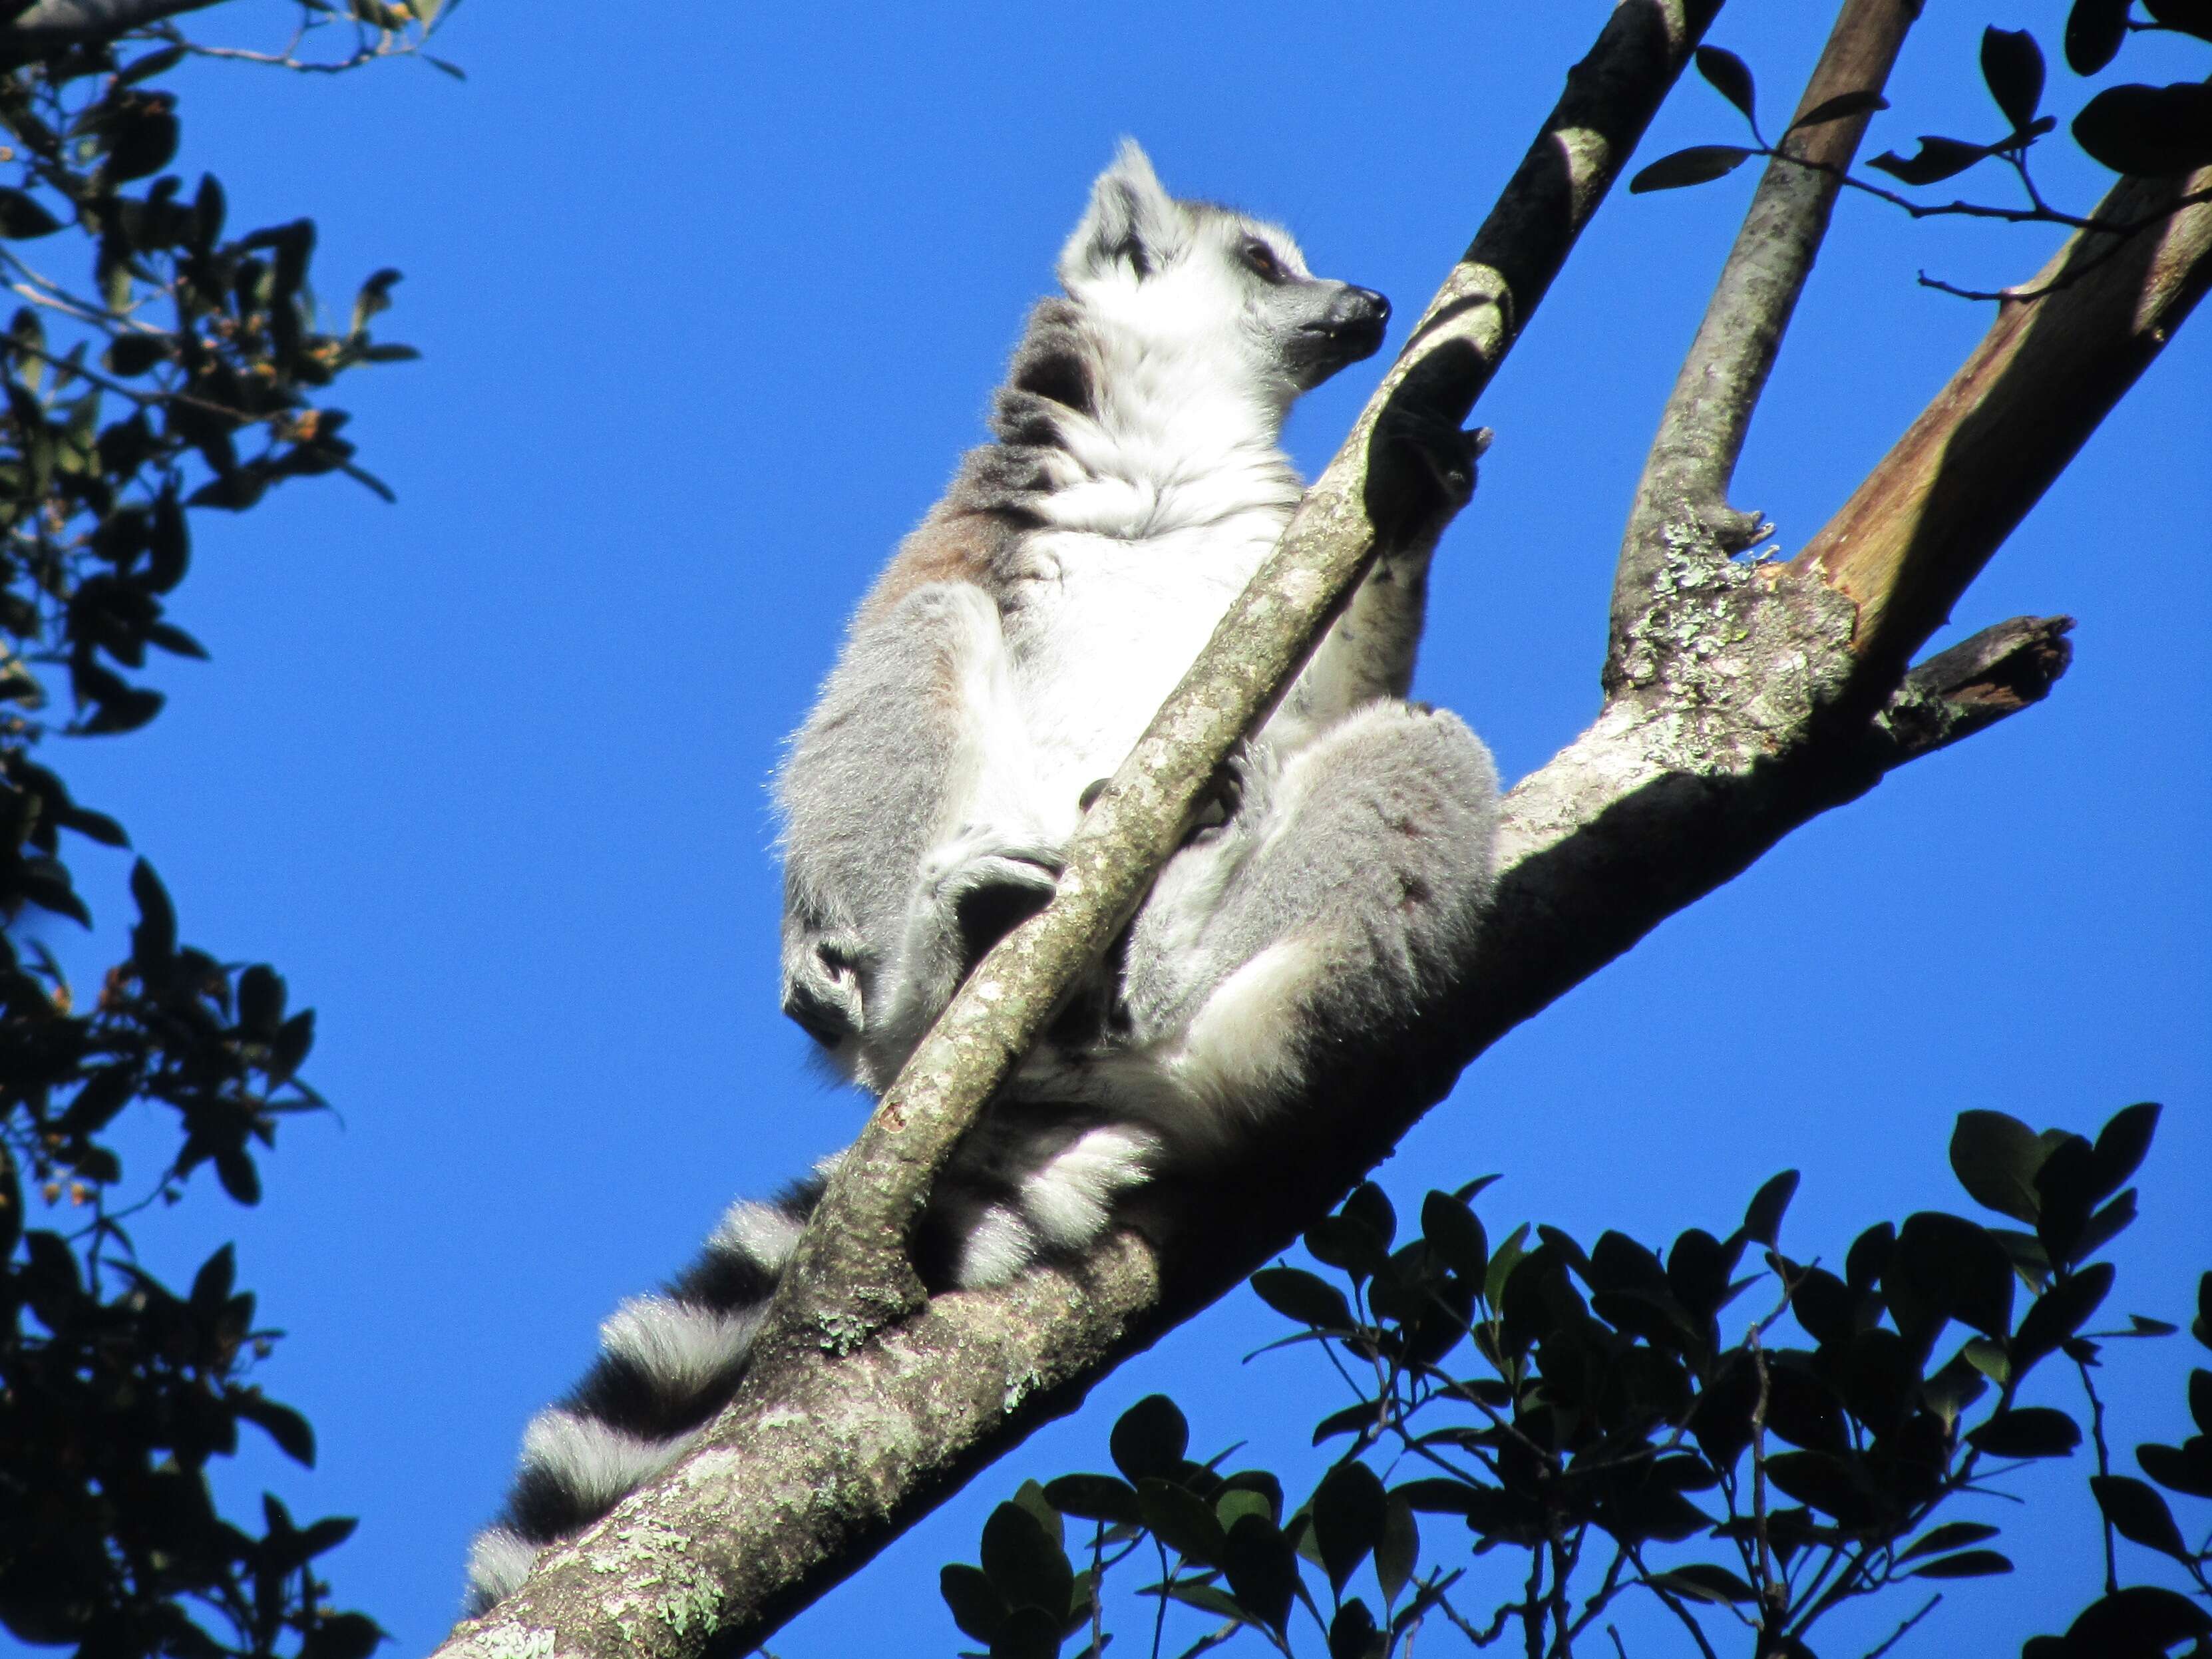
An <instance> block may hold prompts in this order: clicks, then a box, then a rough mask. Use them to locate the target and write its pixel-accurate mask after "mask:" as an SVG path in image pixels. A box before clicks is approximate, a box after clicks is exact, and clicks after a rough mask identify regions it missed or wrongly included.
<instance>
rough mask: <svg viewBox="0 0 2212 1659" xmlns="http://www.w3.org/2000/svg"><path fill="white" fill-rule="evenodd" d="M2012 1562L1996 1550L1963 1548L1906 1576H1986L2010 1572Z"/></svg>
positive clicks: (1915, 1569)
mask: <svg viewBox="0 0 2212 1659" xmlns="http://www.w3.org/2000/svg"><path fill="white" fill-rule="evenodd" d="M2010 1571H2012V1562H2011V1561H2010V1560H2009V1559H2008V1558H2006V1557H2004V1556H2002V1555H2000V1554H1998V1553H1996V1551H1995V1550H1963V1551H1961V1552H1960V1553H1958V1554H1957V1555H1947V1556H1944V1557H1943V1558H1942V1559H1941V1560H1936V1561H1930V1562H1929V1563H1928V1565H1925V1566H1923V1567H1915V1568H1914V1569H1913V1570H1912V1571H1911V1572H1908V1573H1906V1574H1905V1577H1907V1578H1986V1577H1989V1576H1990V1574H1991V1573H1997V1572H2010Z"/></svg>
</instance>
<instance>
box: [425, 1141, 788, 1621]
mask: <svg viewBox="0 0 2212 1659" xmlns="http://www.w3.org/2000/svg"><path fill="white" fill-rule="evenodd" d="M822 1188H823V1176H822V1175H819V1174H817V1176H814V1177H813V1178H812V1179H811V1180H809V1181H805V1182H800V1183H799V1185H797V1186H795V1187H793V1188H791V1189H790V1190H789V1191H788V1192H786V1193H785V1194H782V1195H781V1197H779V1198H777V1199H776V1200H774V1201H773V1202H771V1203H766V1204H759V1203H741V1204H736V1205H732V1206H731V1207H730V1210H729V1212H728V1213H727V1214H726V1215H725V1216H723V1218H722V1220H721V1225H719V1226H718V1227H716V1228H715V1229H714V1234H713V1236H712V1237H709V1238H708V1241H707V1247H706V1249H704V1250H702V1252H701V1253H700V1255H699V1259H698V1260H697V1261H695V1262H693V1263H692V1265H691V1267H690V1269H689V1270H688V1271H687V1272H685V1273H684V1275H683V1277H681V1278H680V1279H677V1280H676V1281H675V1282H674V1283H673V1284H672V1285H670V1286H669V1287H668V1288H667V1290H666V1291H664V1292H663V1293H662V1294H660V1295H659V1296H641V1297H633V1298H631V1299H630V1300H629V1301H628V1302H625V1303H623V1304H622V1306H621V1307H619V1308H617V1309H616V1310H615V1311H614V1313H613V1314H612V1315H611V1316H610V1317H609V1318H608V1320H607V1321H606V1322H605V1324H603V1325H601V1326H600V1327H599V1358H598V1359H597V1360H595V1361H594V1362H593V1363H592V1368H591V1370H589V1371H587V1372H586V1373H585V1375H584V1380H583V1381H582V1382H581V1383H578V1384H577V1385H576V1387H575V1389H574V1390H572V1391H571V1392H570V1393H569V1395H568V1397H567V1398H566V1399H564V1400H563V1401H561V1403H560V1404H559V1405H557V1406H553V1407H548V1408H547V1409H546V1410H544V1411H542V1412H540V1413H538V1415H537V1416H536V1417H535V1418H533V1419H532V1420H531V1424H530V1426H529V1428H528V1429H527V1430H526V1431H524V1434H523V1437H522V1467H521V1468H520V1471H519V1472H518V1473H517V1474H516V1476H515V1480H514V1489H513V1492H510V1493H509V1494H508V1496H507V1508H506V1509H505V1510H504V1511H503V1512H502V1513H501V1516H500V1518H499V1520H498V1521H496V1522H494V1523H493V1524H492V1525H491V1526H489V1527H487V1528H485V1529H484V1530H483V1532H481V1533H479V1534H477V1540H476V1542H475V1544H474V1545H473V1546H472V1547H471V1548H470V1551H469V1590H468V1607H467V1610H468V1612H469V1613H471V1614H475V1613H482V1612H483V1610H484V1609H486V1608H487V1607H490V1606H491V1605H492V1603H494V1602H495V1601H498V1600H500V1599H501V1597H502V1596H504V1595H507V1594H508V1593H509V1592H511V1591H512V1590H513V1589H514V1588H515V1587H516V1586H517V1585H518V1584H520V1583H521V1582H522V1580H523V1577H524V1575H525V1574H526V1573H527V1572H529V1571H530V1568H531V1564H532V1562H534V1561H535V1560H536V1559H538V1552H539V1551H540V1550H542V1549H543V1548H544V1547H545V1546H546V1545H548V1544H550V1543H552V1542H554V1541H556V1540H557V1539H562V1538H566V1537H568V1535H569V1534H572V1533H574V1532H577V1531H580V1529H581V1528H585V1527H586V1526H588V1525H590V1524H591V1523H592V1522H594V1521H596V1520H598V1519H599V1517H600V1516H603V1515H605V1513H606V1512H607V1511H608V1510H611V1509H612V1508H613V1507H614V1506H615V1505H616V1504H617V1503H619V1502H620V1501H621V1500H622V1499H623V1498H624V1497H625V1496H627V1495H628V1494H629V1492H632V1491H634V1490H635V1489H636V1488H637V1487H638V1486H641V1485H643V1484H644V1483H645V1482H646V1481H647V1480H651V1479H652V1478H653V1476H654V1475H656V1474H659V1472H660V1471H661V1470H663V1469H665V1468H667V1467H668V1466H669V1465H670V1464H671V1463H672V1462H675V1461H676V1460H677V1459H678V1457H680V1456H682V1455H683V1454H684V1450H685V1449H687V1448H688V1447H689V1446H690V1443H691V1440H692V1437H694V1436H695V1435H696V1432H697V1431H698V1430H699V1429H700V1428H701V1427H702V1425H704V1424H705V1423H706V1422H707V1421H708V1419H710V1418H712V1417H713V1416H714V1413H716V1412H718V1411H719V1410H720V1409H721V1407H723V1405H724V1404H726V1402H727V1401H728V1400H729V1398H730V1396H731V1395H732V1392H733V1391H734V1390H735V1389H736V1387H737V1383H738V1377H739V1376H741V1375H742V1374H743V1372H744V1364H745V1356H746V1354H747V1352H749V1351H750V1349H751V1347H752V1341H753V1334H754V1333H755V1331H757V1329H758V1328H759V1326H760V1321H761V1316H762V1315H763V1313H764V1312H765V1311H766V1310H767V1308H768V1303H769V1297H770V1296H771V1295H772V1294H773V1293H774V1291H775V1285H776V1280H777V1279H778V1278H779V1277H780V1276H781V1273H782V1271H783V1265H784V1263H785V1262H786V1261H788V1260H789V1259H790V1256H791V1252H792V1249H793V1246H794V1245H796V1244H797V1243H798V1242H799V1230H800V1228H802V1227H803V1226H805V1223H806V1218H807V1217H808V1216H809V1215H810V1214H811V1213H812V1212H813V1209H814V1206H815V1204H816V1203H817V1201H818V1200H820V1198H821V1195H822Z"/></svg>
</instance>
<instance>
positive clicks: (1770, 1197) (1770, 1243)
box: [1743, 1170, 1797, 1250]
mask: <svg viewBox="0 0 2212 1659" xmlns="http://www.w3.org/2000/svg"><path fill="white" fill-rule="evenodd" d="M1796 1195H1797V1171H1796V1170H1784V1171H1783V1172H1782V1173H1781V1174H1780V1175H1778V1176H1774V1177H1773V1178H1772V1179H1771V1180H1770V1181H1769V1182H1767V1183H1766V1184H1765V1186H1763V1187H1761V1188H1759V1190H1758V1191H1757V1192H1756V1193H1753V1194H1752V1198H1751V1205H1750V1207H1749V1208H1747V1210H1745V1211H1744V1212H1743V1236H1744V1237H1746V1238H1747V1239H1750V1240H1751V1241H1752V1242H1753V1243H1756V1244H1764V1245H1765V1246H1766V1248H1767V1249H1770V1250H1771V1249H1775V1248H1776V1247H1777V1241H1778V1240H1779V1239H1780V1237H1782V1218H1783V1217H1784V1215H1785V1214H1786V1213H1788V1212H1789V1209H1790V1200H1791V1199H1793V1198H1795V1197H1796Z"/></svg>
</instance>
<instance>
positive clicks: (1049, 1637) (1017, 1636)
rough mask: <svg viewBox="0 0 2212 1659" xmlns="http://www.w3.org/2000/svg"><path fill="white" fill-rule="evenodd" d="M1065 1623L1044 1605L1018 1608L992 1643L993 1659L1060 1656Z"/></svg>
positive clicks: (1007, 1619) (1027, 1658)
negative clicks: (1043, 1606)
mask: <svg viewBox="0 0 2212 1659" xmlns="http://www.w3.org/2000/svg"><path fill="white" fill-rule="evenodd" d="M1065 1622H1066V1621H1065V1620H1062V1619H1060V1618H1056V1617H1055V1616H1054V1615H1053V1614H1051V1613H1047V1612H1046V1611H1045V1610H1044V1609H1043V1608H1042V1607H1016V1608H1015V1609H1014V1610H1013V1611H1012V1613H1008V1614H1007V1615H1006V1627H1005V1628H1004V1629H1003V1630H1001V1631H1000V1632H999V1639H998V1640H997V1641H995V1642H994V1643H992V1644H991V1659H1058V1656H1059V1653H1060V1627H1061V1626H1062V1625H1063V1624H1064V1623H1065Z"/></svg>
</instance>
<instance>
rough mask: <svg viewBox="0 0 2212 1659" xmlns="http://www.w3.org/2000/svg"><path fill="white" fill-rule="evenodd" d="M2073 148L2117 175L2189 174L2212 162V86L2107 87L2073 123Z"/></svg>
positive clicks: (2166, 176)
mask: <svg viewBox="0 0 2212 1659" xmlns="http://www.w3.org/2000/svg"><path fill="white" fill-rule="evenodd" d="M2074 142H2075V143H2077V144H2079V145H2081V148H2082V149H2085V150H2087V152H2088V153H2089V155H2091V156H2092V157H2093V159H2094V160H2096V161H2101V162H2103V163H2104V164H2105V166H2106V167H2110V168H2112V171H2113V172H2115V173H2136V174H2139V175H2142V176H2143V177H2147V178H2170V177H2172V176H2173V175H2175V174H2179V173H2189V172H2191V171H2193V170H2195V169H2196V168H2197V167H2203V166H2204V165H2205V164H2206V163H2207V162H2212V86H2208V85H2206V84H2204V83H2203V82H2188V81H2185V82H2179V83H2177V84H2175V85H2173V86H2167V87H2146V86H2132V85H2131V86H2124V87H2107V88H2106V89H2105V90H2104V91H2102V92H2100V93H2099V94H2097V95H2096V96H2095V97H2094V98H2092V99H2091V100H2089V101H2088V102H2087V104H2084V105H2083V106H2081V113H2080V114H2078V115H2076V116H2075V118H2074Z"/></svg>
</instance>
